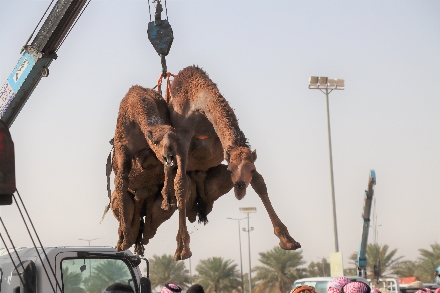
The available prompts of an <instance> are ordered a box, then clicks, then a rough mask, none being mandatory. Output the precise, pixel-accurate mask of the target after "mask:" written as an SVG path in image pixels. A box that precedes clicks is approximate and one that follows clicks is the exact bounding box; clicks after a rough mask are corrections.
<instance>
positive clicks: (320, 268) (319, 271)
mask: <svg viewBox="0 0 440 293" xmlns="http://www.w3.org/2000/svg"><path fill="white" fill-rule="evenodd" d="M307 274H308V276H309V277H327V276H330V263H329V262H328V261H327V259H326V258H323V259H321V261H320V262H313V261H312V262H310V263H309V265H308V266H307Z"/></svg>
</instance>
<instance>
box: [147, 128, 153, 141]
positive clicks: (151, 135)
mask: <svg viewBox="0 0 440 293" xmlns="http://www.w3.org/2000/svg"><path fill="white" fill-rule="evenodd" d="M147 137H148V139H149V140H150V141H151V142H153V133H152V132H151V131H150V130H148V131H147Z"/></svg>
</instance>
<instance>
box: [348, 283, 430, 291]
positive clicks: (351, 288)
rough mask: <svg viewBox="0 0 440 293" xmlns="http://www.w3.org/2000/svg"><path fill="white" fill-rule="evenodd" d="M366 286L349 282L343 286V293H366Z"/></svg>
mask: <svg viewBox="0 0 440 293" xmlns="http://www.w3.org/2000/svg"><path fill="white" fill-rule="evenodd" d="M367 286H368V285H366V284H365V283H362V282H351V283H348V284H347V285H345V286H344V288H343V291H344V293H366V292H367V291H368V287H367ZM424 293H426V292H424Z"/></svg>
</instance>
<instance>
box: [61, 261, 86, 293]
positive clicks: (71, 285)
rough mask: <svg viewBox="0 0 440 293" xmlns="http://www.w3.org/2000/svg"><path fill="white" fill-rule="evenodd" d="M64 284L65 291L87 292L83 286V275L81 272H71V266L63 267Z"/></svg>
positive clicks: (67, 292)
mask: <svg viewBox="0 0 440 293" xmlns="http://www.w3.org/2000/svg"><path fill="white" fill-rule="evenodd" d="M62 272H63V286H64V293H86V290H84V288H82V287H81V284H82V281H83V279H82V275H81V273H79V272H70V271H69V267H63V269H62Z"/></svg>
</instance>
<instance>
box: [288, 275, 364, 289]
mask: <svg viewBox="0 0 440 293" xmlns="http://www.w3.org/2000/svg"><path fill="white" fill-rule="evenodd" d="M347 278H349V279H350V280H351V281H360V282H364V283H366V284H368V280H367V279H364V278H361V277H347ZM333 279H334V278H333V277H312V278H303V279H298V280H296V281H295V282H294V283H293V286H292V289H295V288H296V287H298V286H302V285H306V286H312V287H314V288H315V291H316V293H327V286H328V283H330V282H331V281H332V280H333Z"/></svg>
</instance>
